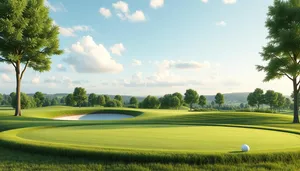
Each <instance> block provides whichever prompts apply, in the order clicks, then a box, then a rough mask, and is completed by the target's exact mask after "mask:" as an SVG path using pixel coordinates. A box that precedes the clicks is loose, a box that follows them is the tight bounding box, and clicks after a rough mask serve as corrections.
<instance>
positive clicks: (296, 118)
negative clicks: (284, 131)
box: [293, 79, 299, 123]
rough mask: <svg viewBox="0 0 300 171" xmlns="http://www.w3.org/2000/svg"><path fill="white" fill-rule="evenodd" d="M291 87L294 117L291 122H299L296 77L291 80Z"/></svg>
mask: <svg viewBox="0 0 300 171" xmlns="http://www.w3.org/2000/svg"><path fill="white" fill-rule="evenodd" d="M293 88H294V119H293V123H299V109H298V108H299V105H298V94H299V92H298V87H297V79H294V80H293Z"/></svg>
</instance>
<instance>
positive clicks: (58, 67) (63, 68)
mask: <svg viewBox="0 0 300 171" xmlns="http://www.w3.org/2000/svg"><path fill="white" fill-rule="evenodd" d="M56 68H57V70H58V71H60V72H65V71H67V68H66V67H64V66H63V64H57V66H56Z"/></svg>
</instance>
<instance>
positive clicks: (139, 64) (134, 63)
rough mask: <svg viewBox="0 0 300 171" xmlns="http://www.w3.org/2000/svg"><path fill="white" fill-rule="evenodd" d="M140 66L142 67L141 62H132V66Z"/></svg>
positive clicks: (134, 60)
mask: <svg viewBox="0 0 300 171" xmlns="http://www.w3.org/2000/svg"><path fill="white" fill-rule="evenodd" d="M141 65H142V61H140V60H137V59H133V60H132V66H141Z"/></svg>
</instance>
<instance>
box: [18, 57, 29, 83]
mask: <svg viewBox="0 0 300 171" xmlns="http://www.w3.org/2000/svg"><path fill="white" fill-rule="evenodd" d="M29 62H30V61H29V60H28V61H27V62H26V64H25V67H24V69H23V71H22V73H21V77H20V79H22V78H23V75H24V72H25V71H26V69H27V66H28V64H29Z"/></svg>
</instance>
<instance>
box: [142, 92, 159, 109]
mask: <svg viewBox="0 0 300 171" xmlns="http://www.w3.org/2000/svg"><path fill="white" fill-rule="evenodd" d="M159 106H160V102H159V100H158V99H157V97H154V96H150V95H149V96H147V97H146V98H145V99H144V100H143V102H142V105H141V107H142V108H145V109H158V108H159Z"/></svg>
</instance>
